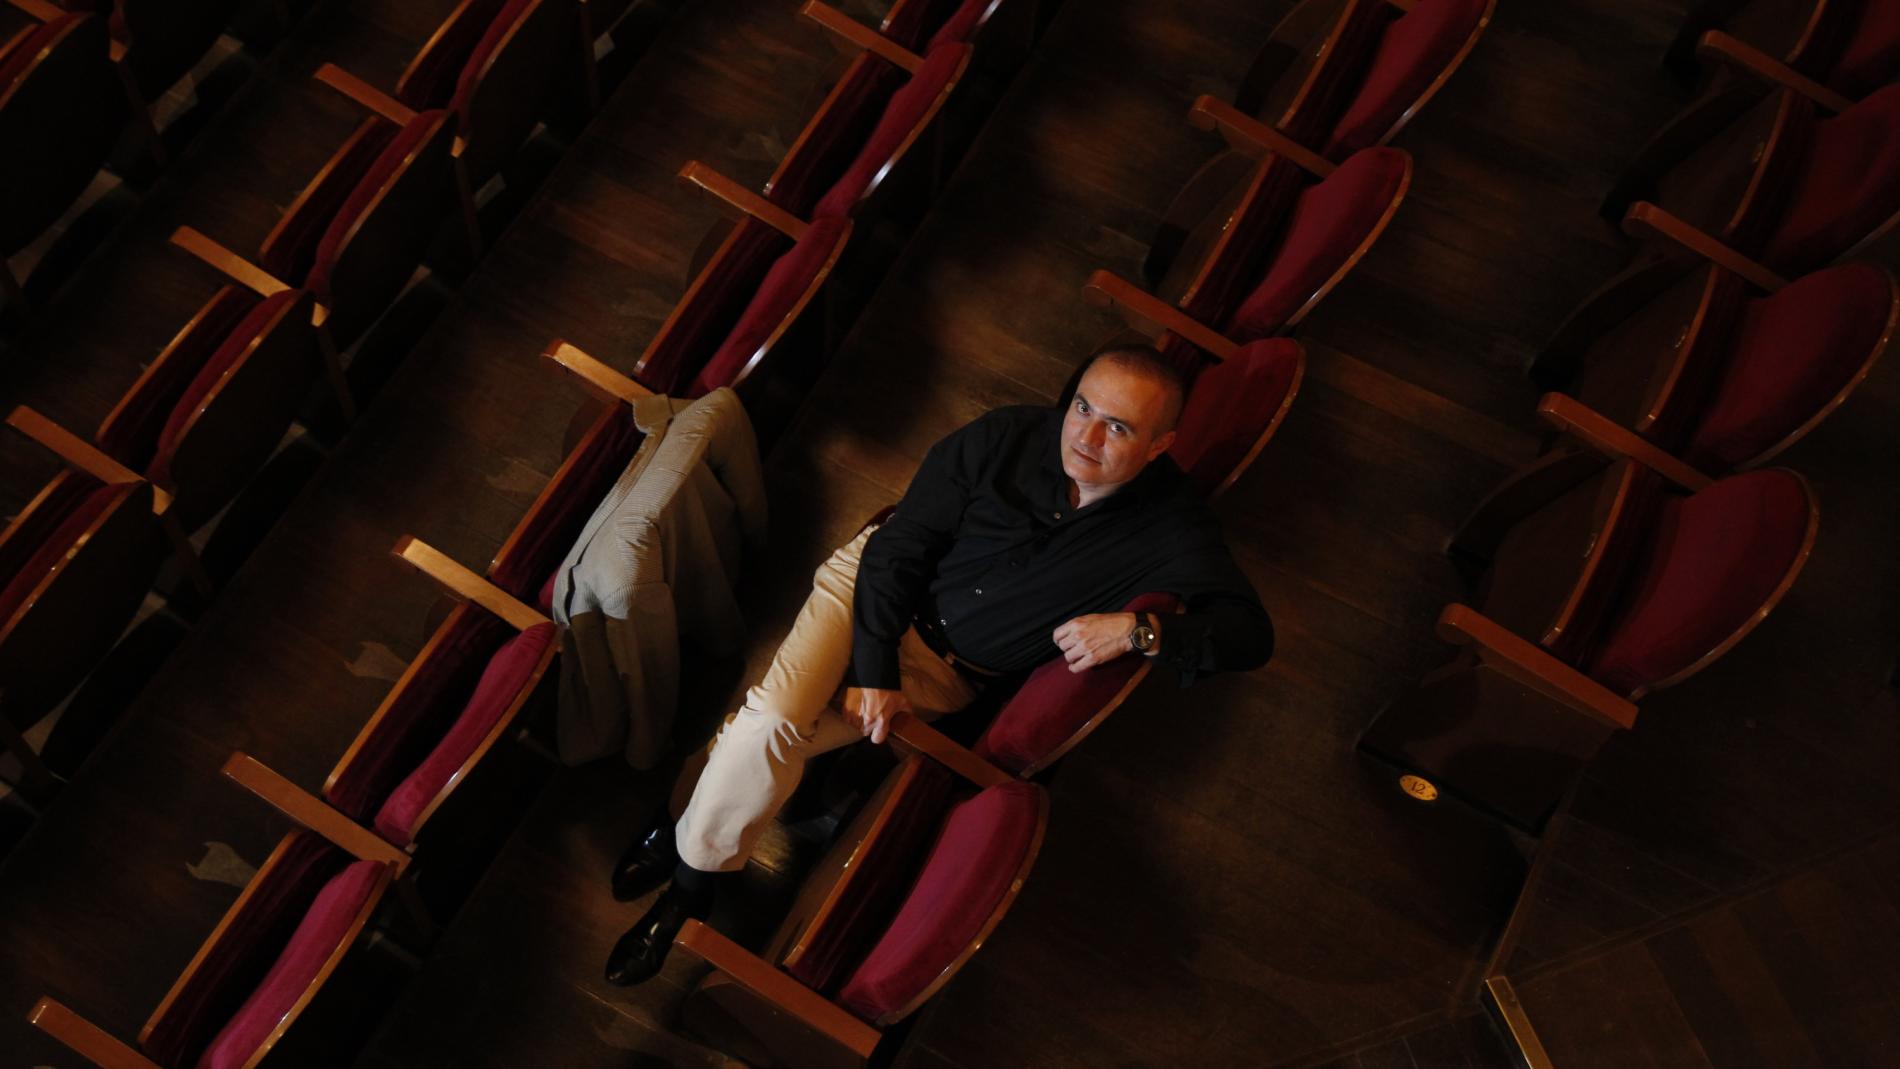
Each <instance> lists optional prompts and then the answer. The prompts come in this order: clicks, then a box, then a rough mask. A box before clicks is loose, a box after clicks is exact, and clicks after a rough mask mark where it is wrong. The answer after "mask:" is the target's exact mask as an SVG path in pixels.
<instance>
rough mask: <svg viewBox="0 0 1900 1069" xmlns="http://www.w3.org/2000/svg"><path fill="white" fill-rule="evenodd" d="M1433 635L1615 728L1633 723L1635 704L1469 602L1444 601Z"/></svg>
mask: <svg viewBox="0 0 1900 1069" xmlns="http://www.w3.org/2000/svg"><path fill="white" fill-rule="evenodd" d="M1438 637H1440V638H1442V639H1444V640H1445V641H1446V642H1450V643H1453V644H1455V645H1459V646H1473V647H1476V648H1477V650H1478V656H1479V657H1480V659H1482V660H1483V661H1484V662H1485V663H1486V664H1488V665H1490V666H1492V667H1494V668H1496V669H1497V670H1498V671H1500V672H1502V673H1504V674H1505V675H1507V676H1509V677H1511V678H1512V679H1514V680H1516V681H1517V682H1519V683H1522V684H1523V685H1525V686H1527V687H1529V688H1531V689H1532V690H1534V691H1536V692H1538V693H1539V694H1542V695H1544V696H1545V697H1547V698H1550V699H1551V700H1553V701H1557V702H1561V703H1562V704H1564V705H1566V706H1569V707H1570V708H1572V709H1575V710H1577V711H1578V712H1581V713H1583V714H1584V715H1586V716H1589V717H1591V718H1593V719H1596V720H1599V721H1601V722H1602V723H1604V724H1606V725H1608V726H1610V727H1612V728H1617V729H1619V730H1627V729H1629V728H1632V727H1635V726H1636V706H1635V704H1633V703H1632V702H1630V701H1629V700H1628V699H1627V698H1624V697H1622V696H1621V695H1619V694H1617V693H1616V692H1614V691H1612V690H1610V688H1608V687H1606V686H1604V685H1603V684H1601V683H1598V682H1597V681H1596V680H1594V679H1591V678H1590V677H1589V676H1586V675H1584V674H1583V673H1582V672H1579V671H1577V670H1576V669H1575V668H1572V667H1570V666H1569V665H1567V664H1565V663H1563V662H1562V661H1560V660H1558V659H1557V658H1555V657H1552V656H1551V655H1550V653H1549V652H1548V651H1546V650H1545V649H1544V648H1543V647H1541V646H1538V645H1536V644H1534V643H1532V642H1528V641H1526V640H1525V639H1522V638H1520V637H1518V636H1517V635H1514V634H1512V633H1511V632H1509V631H1507V630H1505V629H1504V627H1503V626H1502V625H1500V624H1498V623H1497V622H1496V621H1494V620H1492V619H1491V618H1490V617H1488V616H1485V615H1484V614H1483V613H1481V612H1479V611H1478V610H1476V609H1474V608H1472V607H1471V606H1469V605H1457V604H1453V605H1447V606H1445V611H1444V612H1443V613H1441V614H1439V617H1438Z"/></svg>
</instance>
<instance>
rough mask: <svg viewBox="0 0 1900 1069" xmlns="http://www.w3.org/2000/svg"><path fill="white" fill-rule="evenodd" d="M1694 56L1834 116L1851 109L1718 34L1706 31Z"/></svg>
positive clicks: (1830, 93)
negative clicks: (1790, 93) (1797, 96)
mask: <svg viewBox="0 0 1900 1069" xmlns="http://www.w3.org/2000/svg"><path fill="white" fill-rule="evenodd" d="M1695 52H1696V55H1698V56H1700V57H1702V58H1703V59H1709V60H1714V61H1716V62H1717V63H1721V64H1723V65H1725V66H1727V67H1729V68H1730V69H1731V70H1735V71H1738V72H1740V73H1742V74H1747V75H1750V76H1752V77H1755V78H1758V79H1760V80H1762V81H1764V82H1767V83H1768V84H1770V85H1778V86H1781V87H1782V88H1784V89H1790V90H1793V91H1794V92H1796V93H1799V94H1801V95H1802V96H1804V97H1807V98H1808V99H1809V100H1812V101H1814V102H1815V103H1816V104H1818V105H1820V106H1821V107H1823V108H1826V109H1827V110H1829V111H1831V112H1833V113H1835V114H1836V115H1838V114H1840V113H1841V112H1843V111H1846V110H1847V109H1848V108H1851V107H1853V106H1854V102H1853V101H1852V100H1849V99H1847V98H1846V97H1845V96H1842V95H1841V94H1839V93H1836V92H1835V91H1834V90H1832V89H1829V88H1828V87H1827V86H1825V85H1822V84H1821V83H1820V82H1817V81H1815V80H1814V79H1812V78H1809V77H1808V76H1807V75H1805V74H1802V73H1801V72H1800V71H1797V70H1795V69H1794V68H1793V67H1790V66H1788V65H1787V64H1786V63H1783V62H1781V61H1780V60H1778V59H1776V58H1774V57H1773V56H1771V55H1769V54H1768V53H1766V52H1763V51H1762V50H1761V49H1759V48H1756V47H1755V46H1754V45H1751V44H1748V43H1747V42H1745V41H1740V40H1737V39H1736V38H1734V37H1731V36H1729V35H1728V34H1726V33H1723V32H1722V31H1721V30H1710V31H1709V32H1707V33H1705V34H1703V35H1702V40H1700V41H1698V42H1697V43H1696V46H1695Z"/></svg>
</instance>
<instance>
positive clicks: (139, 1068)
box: [15, 0, 158, 1069]
mask: <svg viewBox="0 0 1900 1069" xmlns="http://www.w3.org/2000/svg"><path fill="white" fill-rule="evenodd" d="M15 2H16V3H17V2H18V0H15ZM26 1019H27V1021H28V1022H29V1023H31V1024H32V1025H33V1026H34V1027H36V1028H38V1029H39V1030H40V1031H42V1032H45V1033H46V1034H47V1035H49V1036H52V1037H53V1038H54V1039H57V1040H59V1041H60V1042H61V1043H64V1044H66V1046H68V1047H70V1048H72V1051H73V1053H75V1054H77V1055H79V1056H80V1057H82V1058H84V1059H86V1060H87V1061H89V1062H91V1063H92V1064H94V1065H96V1066H98V1067H99V1069H158V1063H157V1062H154V1061H152V1060H151V1059H150V1058H147V1057H146V1056H145V1055H143V1054H140V1053H139V1052H138V1051H136V1050H134V1049H133V1048H132V1047H130V1046H128V1045H126V1044H125V1043H123V1042H121V1041H119V1040H117V1039H114V1038H113V1037H112V1036H110V1035H107V1034H106V1032H105V1030H104V1029H102V1028H100V1027H99V1026H98V1025H96V1024H93V1023H92V1022H91V1021H88V1020H86V1019H85V1018H84V1017H81V1016H79V1015H78V1014H76V1013H74V1012H73V1011H72V1010H70V1009H67V1008H66V1004H65V1003H63V1002H60V1001H59V1000H58V999H52V998H42V999H40V1000H39V1001H38V1002H35V1003H34V1004H33V1008H32V1009H31V1010H29V1011H27V1015H26Z"/></svg>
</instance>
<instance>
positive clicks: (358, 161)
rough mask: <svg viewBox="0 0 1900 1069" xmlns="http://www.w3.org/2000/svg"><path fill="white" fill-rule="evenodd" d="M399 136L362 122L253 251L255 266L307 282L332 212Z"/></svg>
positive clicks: (380, 122) (387, 126)
mask: <svg viewBox="0 0 1900 1069" xmlns="http://www.w3.org/2000/svg"><path fill="white" fill-rule="evenodd" d="M400 132H401V131H400V130H398V129H397V127H396V126H395V124H393V123H390V122H388V121H386V120H384V119H381V118H377V117H375V116H371V117H370V118H368V119H365V120H363V122H362V123H361V124H360V125H359V126H357V128H356V130H355V131H354V132H352V133H351V134H350V137H349V139H348V140H346V141H344V142H343V144H342V145H340V146H338V148H337V150H336V152H335V153H334V154H332V155H331V157H330V160H329V162H328V163H326V164H324V166H323V169H322V170H320V171H318V172H317V175H316V177H314V178H312V179H311V180H310V184H309V185H308V186H306V187H305V188H304V191H303V192H302V193H301V194H299V196H298V198H297V200H296V202H295V203H293V204H292V205H291V208H290V211H289V212H287V213H285V215H284V218H283V220H282V221H280V222H279V223H278V224H277V225H278V229H277V230H276V231H274V232H273V233H272V236H271V238H270V239H269V240H267V241H266V242H265V245H264V247H263V248H261V249H259V250H258V258H257V266H259V267H261V268H263V269H264V270H266V271H269V272H270V273H271V274H273V275H275V276H277V277H278V278H281V279H283V280H284V281H285V282H292V283H294V282H296V281H297V280H298V279H307V278H308V276H309V274H310V265H311V264H313V263H315V262H316V258H317V243H318V242H320V241H322V240H323V237H324V234H325V232H326V231H327V230H328V229H329V228H330V224H331V222H332V221H334V220H335V219H336V213H337V210H338V209H339V208H341V207H342V206H343V202H344V201H345V200H347V199H348V198H349V197H350V195H351V194H352V192H354V190H355V189H356V186H357V182H358V180H360V179H361V178H362V177H363V175H364V174H365V173H366V172H367V171H368V170H369V168H370V166H371V165H372V164H374V163H375V162H376V160H377V158H378V157H379V156H381V155H382V152H383V149H385V148H387V147H388V146H389V143H390V142H391V141H392V140H394V139H395V137H396V135H397V134H398V133H400Z"/></svg>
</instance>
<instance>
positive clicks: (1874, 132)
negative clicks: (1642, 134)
mask: <svg viewBox="0 0 1900 1069" xmlns="http://www.w3.org/2000/svg"><path fill="white" fill-rule="evenodd" d="M1665 207H1667V205H1665ZM1896 214H1900V85H1894V86H1888V87H1887V88H1885V89H1882V90H1879V91H1877V92H1875V93H1873V94H1872V95H1870V96H1868V97H1867V98H1866V99H1865V100H1863V101H1861V102H1859V103H1857V104H1855V105H1854V106H1853V107H1851V108H1849V109H1847V110H1846V111H1845V112H1842V113H1841V114H1839V115H1831V116H1822V117H1818V118H1817V119H1816V120H1815V122H1814V124H1813V132H1812V134H1811V136H1810V137H1809V138H1808V140H1807V144H1806V145H1805V146H1804V148H1803V151H1802V152H1801V154H1800V158H1799V160H1798V162H1797V163H1796V165H1795V167H1794V173H1793V174H1792V175H1791V176H1790V178H1789V188H1788V192H1787V194H1786V196H1785V198H1784V199H1783V201H1782V204H1781V207H1780V210H1779V211H1778V212H1777V213H1776V215H1775V220H1776V221H1775V223H1774V225H1773V226H1772V227H1771V228H1769V230H1768V233H1767V237H1766V238H1765V240H1764V243H1763V245H1762V249H1761V258H1762V261H1763V262H1764V263H1766V264H1767V265H1768V266H1769V267H1771V268H1774V269H1776V270H1779V271H1784V272H1801V271H1811V270H1813V269H1815V268H1817V267H1821V266H1824V265H1826V264H1827V263H1828V262H1829V261H1831V260H1833V259H1835V258H1836V257H1838V256H1840V255H1841V254H1843V253H1845V252H1847V251H1848V249H1850V248H1852V247H1853V246H1855V245H1856V244H1858V243H1860V242H1861V241H1862V240H1864V239H1865V238H1866V237H1868V236H1869V235H1870V234H1873V233H1875V232H1876V231H1879V230H1884V229H1886V228H1888V227H1890V226H1891V225H1892V221H1893V219H1894V217H1895V215H1896Z"/></svg>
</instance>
